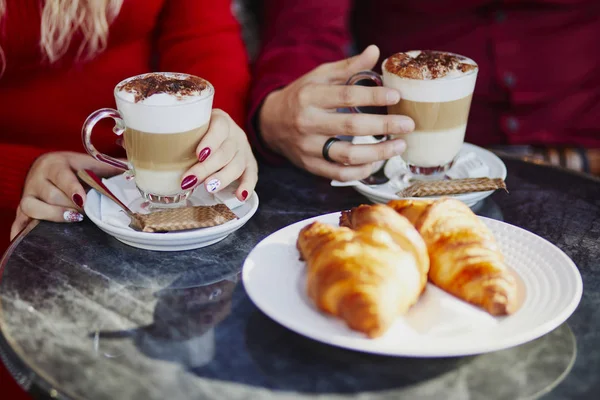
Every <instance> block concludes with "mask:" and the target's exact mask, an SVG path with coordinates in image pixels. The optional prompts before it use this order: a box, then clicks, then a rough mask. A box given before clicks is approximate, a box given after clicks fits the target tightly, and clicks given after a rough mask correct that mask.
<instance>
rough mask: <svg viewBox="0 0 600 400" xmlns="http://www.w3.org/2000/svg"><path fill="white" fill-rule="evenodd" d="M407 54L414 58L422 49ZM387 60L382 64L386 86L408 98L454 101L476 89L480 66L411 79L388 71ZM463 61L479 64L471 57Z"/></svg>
mask: <svg viewBox="0 0 600 400" xmlns="http://www.w3.org/2000/svg"><path fill="white" fill-rule="evenodd" d="M406 54H408V55H410V56H411V57H413V58H414V57H417V56H418V55H419V54H421V51H420V50H413V51H407V52H406ZM386 61H387V59H385V60H384V61H383V63H382V64H381V69H382V71H383V75H382V76H383V84H384V86H386V87H390V88H393V89H396V90H398V91H399V92H400V96H401V97H402V98H404V99H406V100H412V101H420V102H427V103H438V102H443V101H453V100H458V99H462V98H463V97H467V96H468V95H470V94H472V93H473V91H474V90H475V82H476V81H477V72H478V71H479V69H478V68H477V69H475V70H473V71H468V72H461V71H458V70H453V71H450V72H449V73H448V74H447V75H445V76H443V77H441V78H436V79H410V78H401V77H399V76H398V75H396V74H392V73H390V72H388V71H387V70H386V69H385V63H386ZM461 61H462V62H463V63H465V64H471V65H477V64H476V63H475V61H473V60H471V59H470V58H466V57H465V59H464V60H461Z"/></svg>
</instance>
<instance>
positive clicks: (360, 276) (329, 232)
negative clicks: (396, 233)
mask: <svg viewBox="0 0 600 400" xmlns="http://www.w3.org/2000/svg"><path fill="white" fill-rule="evenodd" d="M394 215H395V216H396V217H399V218H395V220H396V221H402V220H404V218H403V217H401V216H400V215H398V214H396V213H394ZM407 225H408V226H407V231H409V232H412V230H414V228H413V227H412V226H410V224H408V223H407ZM409 228H410V229H409ZM410 235H411V236H414V235H412V233H411V234H410ZM417 237H418V235H417ZM414 240H416V239H414ZM421 240H422V239H421ZM297 247H298V250H299V251H300V255H301V258H302V259H304V260H305V261H306V263H307V273H306V276H307V278H306V279H307V282H306V285H307V292H308V296H309V298H310V299H311V300H312V301H313V302H314V303H315V305H316V306H317V307H318V308H319V309H320V310H322V311H323V312H325V313H328V314H331V315H333V316H336V317H338V318H341V319H342V320H343V321H345V322H346V324H347V325H348V326H349V327H350V328H351V329H354V330H356V331H359V332H363V333H365V334H366V335H367V336H369V337H372V338H373V337H377V336H381V335H382V334H383V333H385V332H386V331H387V329H389V327H390V326H391V325H392V324H393V323H394V321H395V320H396V318H397V317H398V316H399V315H402V314H404V313H406V311H407V310H408V309H409V308H410V307H411V306H412V305H413V304H414V303H416V302H417V300H418V299H419V296H420V294H421V280H422V277H421V275H422V274H423V271H424V270H425V269H426V266H424V265H421V264H420V262H422V260H426V259H427V253H426V252H424V253H423V254H420V255H419V258H416V257H415V256H413V250H410V251H407V250H405V249H403V248H402V247H401V246H400V245H399V244H398V242H397V241H396V240H394V238H393V236H392V234H390V233H389V232H388V231H387V230H385V229H382V228H380V227H379V226H377V225H375V224H368V225H363V226H361V227H360V228H358V229H356V230H352V229H349V228H346V227H333V226H331V225H327V224H323V223H320V222H313V223H312V224H310V225H308V226H306V227H304V228H303V229H302V230H301V231H300V234H299V236H298V241H297ZM419 247H420V246H419V245H415V248H419ZM423 248H425V244H424V243H423Z"/></svg>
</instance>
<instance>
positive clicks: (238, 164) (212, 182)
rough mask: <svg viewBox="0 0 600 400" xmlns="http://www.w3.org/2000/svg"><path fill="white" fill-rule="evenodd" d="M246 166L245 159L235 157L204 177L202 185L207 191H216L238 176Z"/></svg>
mask: <svg viewBox="0 0 600 400" xmlns="http://www.w3.org/2000/svg"><path fill="white" fill-rule="evenodd" d="M245 168H246V160H244V159H243V158H242V157H236V158H235V159H234V160H233V161H231V162H230V163H229V164H227V165H226V166H225V167H223V169H221V170H220V171H217V172H215V173H214V174H212V175H210V176H209V177H207V178H206V180H205V182H204V186H205V187H206V191H207V192H209V193H216V192H218V191H219V190H221V189H223V188H224V187H227V186H229V184H230V183H231V182H233V181H235V180H236V179H237V178H239V177H240V176H241V175H242V173H243V172H244V169H245Z"/></svg>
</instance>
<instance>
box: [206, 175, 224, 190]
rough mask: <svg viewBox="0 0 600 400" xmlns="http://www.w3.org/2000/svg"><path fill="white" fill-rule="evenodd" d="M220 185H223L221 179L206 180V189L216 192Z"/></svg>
mask: <svg viewBox="0 0 600 400" xmlns="http://www.w3.org/2000/svg"><path fill="white" fill-rule="evenodd" d="M219 186H221V181H220V180H218V179H216V178H215V179H211V180H210V181H208V182H206V190H208V191H209V192H214V191H215V190H217V189H218V188H219Z"/></svg>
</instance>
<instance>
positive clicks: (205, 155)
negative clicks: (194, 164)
mask: <svg viewBox="0 0 600 400" xmlns="http://www.w3.org/2000/svg"><path fill="white" fill-rule="evenodd" d="M208 156H210V147H205V148H203V149H202V150H201V151H200V153H198V161H200V162H202V161H204V160H206V159H207V158H208Z"/></svg>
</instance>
